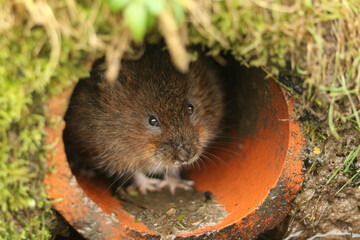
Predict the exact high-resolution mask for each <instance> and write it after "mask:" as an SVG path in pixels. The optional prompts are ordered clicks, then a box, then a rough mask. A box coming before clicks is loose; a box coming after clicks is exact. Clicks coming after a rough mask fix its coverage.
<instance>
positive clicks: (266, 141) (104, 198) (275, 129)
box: [44, 80, 304, 239]
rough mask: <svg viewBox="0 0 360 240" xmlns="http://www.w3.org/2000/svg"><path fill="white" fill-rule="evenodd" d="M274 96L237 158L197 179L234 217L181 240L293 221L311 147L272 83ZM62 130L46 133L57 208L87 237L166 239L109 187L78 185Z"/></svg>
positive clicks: (54, 106) (60, 103) (58, 102)
mask: <svg viewBox="0 0 360 240" xmlns="http://www.w3.org/2000/svg"><path fill="white" fill-rule="evenodd" d="M270 89H271V95H272V96H271V100H270V101H269V102H267V105H264V106H263V109H262V110H261V111H260V116H261V117H260V119H259V122H258V126H257V131H256V132H255V133H252V134H251V135H249V136H243V137H242V138H241V140H234V141H233V142H232V143H233V144H231V145H229V147H228V148H229V149H228V150H230V151H219V150H217V151H215V150H214V151H213V154H215V155H217V156H219V157H220V158H221V159H222V162H223V163H220V164H216V165H213V164H207V166H206V169H205V168H202V171H199V170H194V171H192V172H191V173H190V178H191V179H192V180H194V181H195V185H196V188H197V189H198V190H200V191H210V192H211V193H213V194H214V195H215V196H216V198H217V201H218V202H219V203H220V204H223V206H224V208H225V210H226V211H227V212H228V213H229V215H228V216H227V217H226V218H225V219H224V220H223V221H222V222H220V223H219V224H217V225H214V226H209V227H205V228H202V229H198V230H196V231H194V232H191V233H186V234H181V235H179V236H178V237H179V238H180V237H181V236H182V237H185V238H186V237H187V236H189V237H190V236H194V235H196V236H197V237H198V238H199V239H201V238H203V237H205V236H206V234H210V236H211V238H212V239H230V238H231V237H242V238H243V239H249V238H253V237H254V236H256V235H258V234H259V233H261V232H262V231H264V230H265V229H266V228H272V227H275V226H276V224H278V223H279V222H280V221H281V219H282V218H284V217H285V216H286V214H287V212H288V210H289V205H290V204H289V203H290V201H291V200H292V199H293V198H294V197H295V196H296V194H297V192H298V191H299V190H300V188H301V186H302V182H303V175H302V173H301V168H302V164H301V160H300V159H299V153H300V149H301V147H302V146H303V142H304V140H303V137H302V136H301V135H300V133H299V132H300V129H299V126H298V124H297V123H296V122H294V121H292V119H291V117H290V116H291V115H292V101H291V100H287V97H286V94H285V93H283V92H282V91H281V89H280V88H279V86H278V85H277V84H276V83H275V82H274V81H272V80H271V81H270ZM66 97H69V92H66V93H65V94H64V95H63V96H60V98H58V99H54V101H52V102H50V103H49V107H50V112H51V114H52V115H53V116H62V115H63V114H64V111H65V108H66ZM63 127H64V123H63V121H61V123H60V124H59V125H58V126H56V127H55V128H50V127H48V128H47V131H48V133H49V136H48V140H47V142H48V143H49V144H54V143H56V150H55V151H54V152H53V154H52V155H50V156H49V164H50V165H54V168H55V169H56V170H55V172H52V173H50V174H48V175H47V177H46V178H45V180H44V182H45V184H47V185H49V189H48V190H47V192H48V194H49V196H50V198H51V199H60V201H56V203H54V207H55V208H56V209H57V210H58V211H59V212H60V213H61V214H62V215H63V217H64V218H65V219H66V220H67V221H68V222H69V223H70V224H71V225H72V226H73V227H74V228H75V229H76V230H78V231H79V232H80V233H81V234H82V235H83V236H84V237H86V238H91V239H131V238H133V239H145V238H146V239H159V237H158V236H155V235H154V233H152V232H150V231H149V230H148V229H147V228H146V227H145V226H144V225H143V224H142V223H135V219H134V218H133V217H132V216H130V215H129V214H128V213H126V212H125V211H124V210H122V208H121V203H120V201H119V200H117V199H115V198H113V197H112V196H111V193H110V190H106V189H107V187H106V186H105V185H104V184H103V183H99V182H90V181H89V180H81V179H78V181H76V180H75V177H74V176H72V174H71V171H70V169H69V166H68V163H67V161H66V155H65V153H64V146H63V142H62V140H60V139H62V138H61V137H62V130H63ZM233 152H235V153H233ZM214 160H215V159H214ZM215 161H216V160H215ZM96 234H98V235H99V236H96ZM100 236H101V237H100ZM208 236H209V235H208Z"/></svg>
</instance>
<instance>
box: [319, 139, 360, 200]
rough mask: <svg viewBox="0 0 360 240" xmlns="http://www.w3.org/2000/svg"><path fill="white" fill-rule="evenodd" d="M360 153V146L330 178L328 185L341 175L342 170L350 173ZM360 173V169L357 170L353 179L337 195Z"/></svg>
mask: <svg viewBox="0 0 360 240" xmlns="http://www.w3.org/2000/svg"><path fill="white" fill-rule="evenodd" d="M359 152H360V145H359V146H358V147H357V148H356V149H355V150H352V151H350V153H349V154H348V155H347V157H346V158H345V160H344V162H343V163H342V164H341V165H340V166H339V167H338V168H337V169H336V171H335V172H334V173H333V174H332V175H331V176H330V178H329V179H328V180H327V182H326V184H329V183H330V182H331V181H332V180H333V179H334V178H335V177H336V176H337V174H339V172H340V170H341V169H343V168H344V167H345V168H344V170H343V173H347V172H349V169H350V167H351V165H352V164H353V162H354V160H355V158H356V157H357V156H358V154H359ZM359 173H360V169H359V170H356V173H355V174H353V175H352V177H351V178H350V179H349V180H348V181H347V182H346V183H345V184H344V185H343V186H342V187H341V188H340V189H339V190H338V191H337V192H336V193H335V195H336V194H338V193H339V192H340V191H341V190H343V189H344V187H346V186H347V185H348V184H349V183H351V182H352V181H353V180H354V179H355V178H356V177H357V176H358V174H359Z"/></svg>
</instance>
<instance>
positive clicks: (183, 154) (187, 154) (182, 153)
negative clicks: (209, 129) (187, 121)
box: [178, 144, 196, 163]
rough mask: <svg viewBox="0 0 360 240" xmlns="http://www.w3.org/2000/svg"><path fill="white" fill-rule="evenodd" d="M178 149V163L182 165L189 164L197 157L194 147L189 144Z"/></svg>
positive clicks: (181, 145)
mask: <svg viewBox="0 0 360 240" xmlns="http://www.w3.org/2000/svg"><path fill="white" fill-rule="evenodd" d="M178 148H179V159H178V161H179V162H181V163H186V162H188V161H189V160H190V159H192V158H193V157H194V156H195V155H196V152H195V149H194V146H191V145H189V144H180V145H179V147H178Z"/></svg>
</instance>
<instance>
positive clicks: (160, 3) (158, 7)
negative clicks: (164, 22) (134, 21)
mask: <svg viewBox="0 0 360 240" xmlns="http://www.w3.org/2000/svg"><path fill="white" fill-rule="evenodd" d="M164 7H165V0H150V1H147V9H148V10H149V12H150V13H151V14H154V15H159V13H160V12H161V11H162V10H163V9H164Z"/></svg>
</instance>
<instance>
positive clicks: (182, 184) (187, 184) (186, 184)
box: [158, 176, 194, 195]
mask: <svg viewBox="0 0 360 240" xmlns="http://www.w3.org/2000/svg"><path fill="white" fill-rule="evenodd" d="M165 186H169V189H170V192H171V194H173V195H174V194H175V190H176V188H182V189H184V190H187V191H190V190H192V189H193V186H194V182H193V181H191V180H183V179H181V178H177V177H170V176H169V177H167V178H165V179H164V180H162V181H161V182H160V184H159V185H158V187H159V188H163V187H165Z"/></svg>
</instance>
